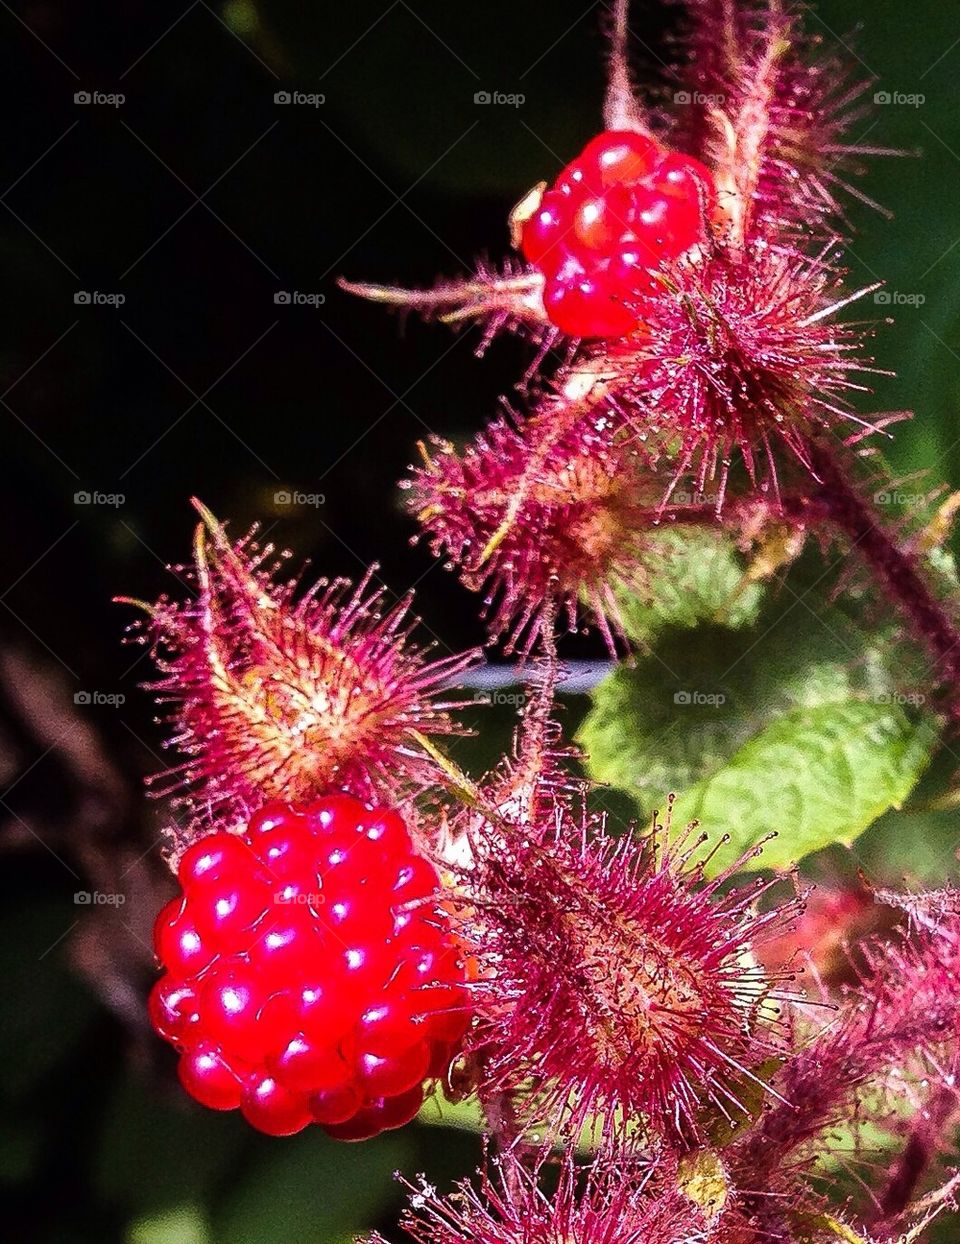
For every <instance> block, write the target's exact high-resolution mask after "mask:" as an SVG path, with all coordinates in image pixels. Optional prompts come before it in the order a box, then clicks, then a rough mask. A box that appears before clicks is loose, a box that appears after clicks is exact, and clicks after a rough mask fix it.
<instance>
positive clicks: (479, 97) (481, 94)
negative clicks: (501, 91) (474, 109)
mask: <svg viewBox="0 0 960 1244" xmlns="http://www.w3.org/2000/svg"><path fill="white" fill-rule="evenodd" d="M491 99H492V96H491V94H490V92H489V91H477V93H476V94H475V95H474V97H473V102H474V103H475V104H489V103H490V102H491Z"/></svg>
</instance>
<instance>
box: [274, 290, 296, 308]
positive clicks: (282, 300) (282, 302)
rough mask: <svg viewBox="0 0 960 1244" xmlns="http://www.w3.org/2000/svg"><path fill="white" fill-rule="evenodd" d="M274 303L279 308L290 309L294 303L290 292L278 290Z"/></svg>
mask: <svg viewBox="0 0 960 1244" xmlns="http://www.w3.org/2000/svg"><path fill="white" fill-rule="evenodd" d="M273 301H274V303H275V304H276V306H278V307H289V306H290V303H291V302H292V301H293V296H292V294H291V293H290V292H289V290H286V289H278V290H277V292H276V293H275V294H274V295H273Z"/></svg>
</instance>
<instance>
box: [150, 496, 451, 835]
mask: <svg viewBox="0 0 960 1244" xmlns="http://www.w3.org/2000/svg"><path fill="white" fill-rule="evenodd" d="M198 509H199V511H200V513H201V516H202V519H203V522H202V523H201V524H200V526H199V527H198V530H197V536H196V543H195V550H194V555H195V565H194V567H193V569H192V571H188V572H187V573H188V574H190V575H191V577H192V580H193V582H194V583H195V586H196V597H195V598H193V599H189V600H187V601H186V602H183V603H179V604H178V603H173V602H171V601H169V600H168V599H166V598H165V597H164V598H161V600H160V601H159V602H158V603H157V604H156V605H155V606H153V607H150V608H149V609H148V612H149V619H148V621H147V623H146V624H145V626H144V627H143V628H142V629H141V631H140V633H139V635H138V638H139V639H140V641H141V642H149V643H151V645H152V650H153V653H154V656H155V659H156V661H157V665H158V668H159V670H160V673H161V678H160V679H159V680H158V681H157V682H155V683H153V684H151V685H150V687H151V689H152V690H153V691H154V692H156V693H157V698H158V701H159V702H160V703H161V704H169V705H171V706H172V712H171V714H170V718H169V719H170V721H171V722H172V723H173V726H174V733H173V736H172V738H171V740H170V742H171V744H172V745H173V746H174V747H176V748H177V749H178V751H179V752H180V753H181V754H182V755H183V757H184V759H183V760H182V761H181V762H180V763H178V764H176V765H175V766H173V767H172V768H171V769H169V770H168V771H167V772H165V773H163V774H161V775H160V776H159V778H158V780H157V781H156V793H158V794H169V793H171V792H180V793H181V796H182V798H183V801H184V802H186V803H187V805H188V807H189V808H190V809H191V810H192V811H193V812H194V813H195V814H196V815H197V816H198V817H199V819H200V820H201V821H202V822H206V823H209V822H217V823H219V822H221V821H227V822H229V821H230V820H232V819H238V818H241V817H246V816H249V814H250V813H251V812H253V811H254V810H255V809H256V808H258V807H260V806H261V805H262V804H263V803H265V802H267V801H268V800H272V799H282V800H285V801H287V802H301V801H304V800H309V799H311V798H315V797H317V796H319V795H320V794H323V793H325V792H328V791H332V790H344V791H348V792H349V793H351V794H354V795H357V796H358V797H360V798H364V799H366V798H373V797H378V798H381V797H384V796H396V795H398V794H403V793H409V792H410V791H415V790H417V789H421V788H423V787H425V786H428V785H430V784H431V783H433V782H434V781H435V780H436V777H437V770H436V764H435V761H434V760H433V759H431V756H430V755H429V754H428V752H427V751H426V750H425V749H424V747H423V746H422V739H423V737H424V736H427V735H438V734H440V735H442V734H449V733H451V732H454V731H455V726H454V723H453V721H452V719H451V717H450V710H451V709H453V708H455V707H457V701H456V699H455V698H453V699H451V698H450V697H449V696H448V695H447V693H446V692H445V690H444V688H445V687H447V686H448V684H449V683H450V682H451V680H455V679H456V676H457V675H458V674H459V673H461V672H462V671H463V670H464V669H465V668H466V667H467V666H468V665H469V664H470V663H471V662H472V660H473V659H474V655H475V654H465V655H463V656H451V657H447V658H444V659H441V660H439V661H435V662H432V663H428V662H427V661H426V660H425V654H424V651H423V650H422V649H419V648H417V647H415V646H413V645H411V643H410V642H409V638H410V632H411V630H412V629H413V626H414V625H415V622H414V621H412V620H411V619H410V618H409V617H408V613H409V607H410V598H409V597H406V598H404V599H402V600H400V601H399V602H398V603H397V604H395V605H392V606H388V605H387V604H386V603H385V600H384V595H385V593H384V589H382V588H372V587H371V579H372V577H373V573H374V572H373V570H370V571H368V573H367V574H366V576H365V577H364V579H363V581H362V582H361V583H360V584H359V586H357V587H356V588H352V587H351V585H350V583H349V582H347V581H346V580H342V579H338V580H334V581H332V582H330V581H327V580H323V579H321V580H320V581H319V582H318V583H316V584H314V585H313V586H312V587H308V588H305V589H301V584H300V581H299V578H298V577H297V576H295V577H293V578H290V579H288V580H287V581H285V582H278V581H277V579H276V572H277V569H278V566H279V563H277V564H276V565H270V564H269V562H270V558H271V556H272V554H273V552H274V550H273V546H271V545H267V546H265V547H264V548H262V549H261V548H259V547H258V546H257V545H256V544H255V543H254V542H253V540H252V538H251V537H252V533H251V536H248V537H246V538H244V539H242V540H240V541H239V542H237V543H236V544H231V543H230V542H229V541H228V539H227V537H226V535H225V533H224V530H223V528H222V527H221V526H220V524H219V523H218V522H217V521H216V519H214V517H213V516H212V515H211V514H210V513H209V511H207V510H206V509H205V508H204V507H202V506H199V505H198Z"/></svg>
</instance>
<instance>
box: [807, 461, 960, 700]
mask: <svg viewBox="0 0 960 1244" xmlns="http://www.w3.org/2000/svg"><path fill="white" fill-rule="evenodd" d="M808 453H809V457H810V465H811V467H812V468H813V471H814V474H815V476H816V478H817V480H818V481H819V488H818V489H817V490H816V492H815V493H814V494H813V496H812V497H811V498H810V511H811V513H816V514H817V515H818V516H819V517H820V519H821V521H826V522H828V523H830V524H831V525H832V526H834V527H835V528H837V530H839V531H840V532H842V533H843V534H844V535H845V536H846V537H847V538H848V540H849V541H850V544H851V546H852V548H853V549H854V550H855V551H856V552H857V554H858V555H859V556H860V557H862V558H863V559H864V560H865V561H866V562H867V564H868V565H869V567H870V569H871V571H872V572H873V574H874V575H875V577H876V579H877V580H878V581H879V582H880V583H881V584H882V585H883V587H884V588H885V589H886V591H887V593H888V596H889V600H890V603H891V604H892V605H894V606H895V607H896V609H897V610H898V611H899V613H900V614H901V616H902V617H903V618H904V619H905V621H906V622H907V624H908V625H909V628H910V632H911V634H912V635H913V636H914V638H915V639H916V640H917V641H918V642H919V643H920V644H922V646H923V647H924V648H925V649H926V650H927V652H928V653H929V654H930V656H931V657H932V658H933V661H934V664H935V666H936V667H937V671H938V672H937V676H936V681H937V682H938V683H939V684H940V685H942V687H943V688H944V690H945V691H946V692H947V695H948V697H949V698H948V706H949V709H950V713H951V716H953V717H954V718H956V719H958V720H960V629H958V627H957V624H956V623H955V621H954V620H953V619H952V618H951V617H950V615H949V613H948V612H947V610H946V609H945V608H944V606H943V604H942V603H941V601H939V600H938V599H937V597H936V595H935V593H934V591H933V590H932V588H931V586H930V584H929V583H928V581H927V579H926V577H925V576H924V574H923V572H922V570H921V569H920V567H919V565H918V557H917V554H916V553H915V552H914V551H913V550H911V549H910V548H908V547H904V545H903V544H902V543H901V542H900V541H899V540H898V538H897V535H896V533H894V532H893V531H891V530H890V528H889V526H888V525H887V524H886V523H884V522H883V520H882V519H880V518H879V517H878V516H877V514H876V513H875V511H874V510H873V507H872V506H871V504H870V502H869V500H868V499H866V498H865V497H863V496H862V495H861V493H860V491H859V489H858V488H857V486H856V484H855V483H854V482H852V481H851V479H850V478H849V477H848V475H847V472H846V471H845V470H844V468H843V465H842V464H841V462H840V461H839V460H838V458H837V456H836V455H835V453H834V452H833V450H832V449H831V447H829V446H828V445H826V444H824V443H823V442H821V441H811V442H810V443H809V445H808Z"/></svg>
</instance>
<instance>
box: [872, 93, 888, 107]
mask: <svg viewBox="0 0 960 1244" xmlns="http://www.w3.org/2000/svg"><path fill="white" fill-rule="evenodd" d="M891 98H892V97H891V95H890V92H889V91H877V92H876V94H875V95H874V97H873V102H874V103H875V104H889V103H890V100H891Z"/></svg>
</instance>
